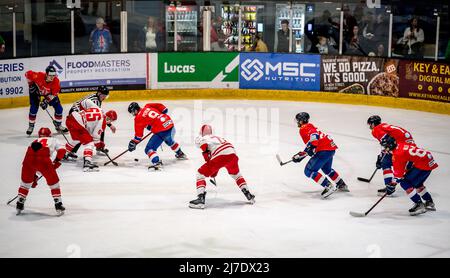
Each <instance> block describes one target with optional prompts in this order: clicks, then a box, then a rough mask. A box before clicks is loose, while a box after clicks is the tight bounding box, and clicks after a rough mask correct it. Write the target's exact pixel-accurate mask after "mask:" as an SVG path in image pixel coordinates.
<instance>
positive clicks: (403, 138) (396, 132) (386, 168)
mask: <svg viewBox="0 0 450 278" xmlns="http://www.w3.org/2000/svg"><path fill="white" fill-rule="evenodd" d="M367 124H368V125H369V128H370V129H371V130H372V136H373V137H374V138H375V139H377V140H378V142H381V140H382V139H383V138H384V137H385V136H386V135H388V136H390V137H392V138H394V139H395V141H396V142H398V143H399V144H400V143H407V144H410V145H416V144H415V143H414V139H413V137H412V135H411V133H410V132H409V131H407V130H406V129H404V128H401V127H398V126H394V125H390V124H387V123H382V122H381V117H380V116H378V115H373V116H370V117H369V119H367ZM375 165H376V167H377V169H383V177H384V185H385V186H389V185H390V184H391V183H392V178H393V177H394V176H393V174H392V173H393V172H392V154H390V153H389V152H384V151H383V150H382V151H381V153H380V154H379V155H378V157H377V162H376V163H375ZM384 193H386V187H385V188H382V189H379V190H378V195H383V194H384ZM388 196H391V194H388Z"/></svg>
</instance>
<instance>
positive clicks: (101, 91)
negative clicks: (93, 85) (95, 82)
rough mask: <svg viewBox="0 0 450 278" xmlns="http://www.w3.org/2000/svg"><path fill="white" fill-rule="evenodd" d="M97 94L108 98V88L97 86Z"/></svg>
mask: <svg viewBox="0 0 450 278" xmlns="http://www.w3.org/2000/svg"><path fill="white" fill-rule="evenodd" d="M97 94H102V95H105V96H108V95H109V90H108V87H106V86H103V85H102V86H98V88H97Z"/></svg>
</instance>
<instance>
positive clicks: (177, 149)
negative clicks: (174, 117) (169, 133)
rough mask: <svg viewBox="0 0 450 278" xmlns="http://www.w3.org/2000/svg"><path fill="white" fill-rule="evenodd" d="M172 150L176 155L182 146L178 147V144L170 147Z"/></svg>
mask: <svg viewBox="0 0 450 278" xmlns="http://www.w3.org/2000/svg"><path fill="white" fill-rule="evenodd" d="M170 148H171V149H172V151H174V152H175V153H178V152H179V151H181V148H180V145H178V143H173V145H172V146H170Z"/></svg>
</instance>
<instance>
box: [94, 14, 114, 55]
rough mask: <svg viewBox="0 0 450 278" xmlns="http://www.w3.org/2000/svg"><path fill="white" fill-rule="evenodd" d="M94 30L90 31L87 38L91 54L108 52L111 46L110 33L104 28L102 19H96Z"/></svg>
mask: <svg viewBox="0 0 450 278" xmlns="http://www.w3.org/2000/svg"><path fill="white" fill-rule="evenodd" d="M95 25H96V28H95V29H94V30H92V32H91V35H90V36H89V42H90V43H91V52H92V53H107V52H109V51H110V47H111V44H112V36H111V32H109V30H108V29H106V28H105V21H104V20H103V18H101V17H99V18H97V20H96V22H95Z"/></svg>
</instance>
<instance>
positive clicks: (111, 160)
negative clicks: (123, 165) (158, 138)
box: [103, 132, 153, 166]
mask: <svg viewBox="0 0 450 278" xmlns="http://www.w3.org/2000/svg"><path fill="white" fill-rule="evenodd" d="M152 134H153V133H151V132H150V133H149V134H147V135H145V136H144V137H143V138H142V139H141V141H140V142H139V143H141V142H142V141H144V139H145V138H147V137H149V136H150V135H152ZM139 143H137V144H136V145H138V144H139ZM127 152H128V149H126V150H124V151H123V152H122V153H120V154H119V155H118V156H116V157H114V158H113V159H110V160H109V161H108V162H105V163H104V164H103V166H106V165H108V164H109V163H111V162H114V160H116V159H118V158H119V157H121V156H122V155H124V154H126V153H127Z"/></svg>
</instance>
